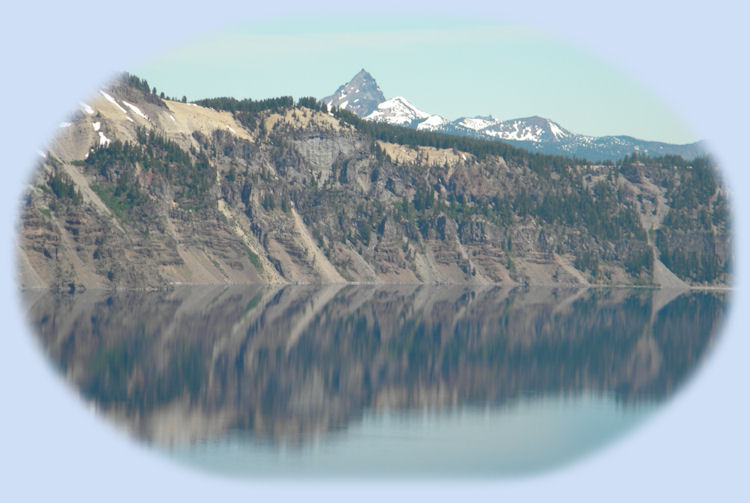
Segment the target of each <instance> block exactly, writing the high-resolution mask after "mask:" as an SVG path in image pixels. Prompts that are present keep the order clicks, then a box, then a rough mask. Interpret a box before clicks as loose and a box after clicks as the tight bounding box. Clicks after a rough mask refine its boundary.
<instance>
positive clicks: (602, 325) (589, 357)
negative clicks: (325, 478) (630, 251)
mask: <svg viewBox="0 0 750 503" xmlns="http://www.w3.org/2000/svg"><path fill="white" fill-rule="evenodd" d="M669 297H670V296H669V295H668V293H667V292H664V291H657V292H653V291H649V290H638V291H636V290H617V289H615V290H596V289H594V290H565V289H531V290H528V291H513V292H510V291H508V290H504V289H499V288H495V289H480V290H476V289H470V288H463V287H416V286H390V287H353V286H348V287H340V286H329V287H313V286H309V287H308V286H294V287H291V286H290V287H285V288H270V289H269V288H268V287H249V288H248V287H243V288H239V287H237V288H225V289H220V288H218V289H217V288H185V289H177V290H174V291H172V292H155V293H106V292H87V293H85V294H82V295H78V296H62V297H60V296H54V295H51V294H46V293H45V294H42V293H29V294H28V305H29V306H30V308H29V309H30V318H31V321H32V324H33V326H34V327H35V328H36V330H37V331H38V333H39V334H40V337H41V341H42V344H43V346H44V348H45V350H46V351H47V352H48V354H49V355H50V356H51V358H52V360H53V361H54V362H55V363H56V365H58V366H59V368H60V369H61V371H62V372H63V373H64V374H65V375H66V376H67V378H68V379H69V380H71V381H72V382H73V383H75V385H76V386H77V387H78V388H79V389H80V390H81V391H82V393H83V395H84V396H85V397H86V398H87V399H88V400H90V401H92V402H93V403H95V404H96V406H97V408H98V409H100V410H101V411H102V412H104V413H105V414H107V415H109V416H112V417H113V418H114V419H115V420H116V421H118V422H120V423H122V424H123V425H124V426H126V427H127V428H128V429H130V430H131V431H133V432H134V433H135V434H136V435H137V436H139V437H141V438H144V439H147V440H150V441H156V442H160V443H161V442H168V443H170V442H175V441H195V440H199V439H202V438H208V437H216V436H219V435H222V434H224V433H226V432H228V431H236V430H240V431H247V432H251V433H252V434H254V435H256V436H259V437H261V438H270V439H285V440H290V439H291V440H294V439H304V438H305V436H306V435H307V434H309V433H314V432H325V431H330V430H334V429H337V428H343V427H346V425H347V424H350V423H351V422H353V421H357V419H358V418H360V417H361V416H362V414H363V413H364V412H365V411H366V410H382V409H394V410H404V409H422V408H430V409H442V408H453V407H461V406H472V405H481V406H486V405H490V406H501V405H504V404H508V403H512V402H513V401H515V400H517V399H518V398H519V397H521V396H528V395H535V396H558V395H572V394H580V393H589V394H590V393H595V394H596V393H601V394H608V395H614V396H615V397H616V398H617V399H618V400H620V401H622V402H623V403H625V404H630V403H634V402H638V401H641V400H649V401H655V400H661V399H664V398H665V397H667V396H669V395H670V393H672V391H673V390H674V388H675V387H676V386H677V385H679V384H680V383H682V382H683V381H684V379H685V378H686V376H687V375H688V374H689V373H690V372H691V371H692V370H693V369H694V368H695V366H696V364H697V363H698V362H699V361H700V359H701V357H702V356H703V355H704V354H705V352H706V350H707V348H708V347H709V346H710V344H711V341H712V339H713V337H714V334H715V332H716V328H717V327H718V324H719V323H720V322H721V319H722V318H723V314H724V312H725V308H726V294H724V293H690V294H683V295H679V296H677V297H676V298H674V299H671V298H669Z"/></svg>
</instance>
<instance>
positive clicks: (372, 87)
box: [320, 68, 385, 117]
mask: <svg viewBox="0 0 750 503" xmlns="http://www.w3.org/2000/svg"><path fill="white" fill-rule="evenodd" d="M320 101H321V102H322V103H325V104H326V105H328V106H329V107H331V106H334V107H337V108H342V109H345V110H349V111H350V112H353V113H355V114H357V115H358V116H360V117H364V116H365V115H368V114H370V113H372V112H373V111H375V110H376V109H377V107H378V105H379V104H380V103H383V102H384V101H385V96H383V91H381V90H380V87H379V86H378V83H377V82H375V79H374V78H373V77H372V75H370V74H369V73H368V72H367V71H366V70H365V69H364V68H363V69H362V70H360V71H359V73H357V75H355V76H354V77H352V80H350V81H349V82H347V83H346V84H344V85H342V86H340V87H339V88H338V89H336V92H335V93H333V94H332V95H330V96H326V97H325V98H323V99H322V100H320Z"/></svg>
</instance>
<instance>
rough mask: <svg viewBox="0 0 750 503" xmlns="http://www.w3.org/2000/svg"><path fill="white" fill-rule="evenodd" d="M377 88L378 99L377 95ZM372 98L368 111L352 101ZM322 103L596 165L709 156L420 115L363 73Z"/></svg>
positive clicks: (523, 124) (687, 148)
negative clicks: (635, 158)
mask: <svg viewBox="0 0 750 503" xmlns="http://www.w3.org/2000/svg"><path fill="white" fill-rule="evenodd" d="M372 89H376V90H377V91H378V93H379V94H375V93H373V92H372ZM363 95H366V96H368V98H370V99H368V101H366V106H363V103H365V102H362V100H361V99H360V101H358V102H356V103H355V102H353V101H352V98H351V97H352V96H358V97H359V96H363ZM321 102H322V103H325V104H327V105H328V106H329V107H330V106H335V107H338V108H341V109H345V110H348V111H350V112H353V113H355V114H356V115H358V116H359V117H361V118H363V119H366V120H371V121H375V122H384V123H388V124H393V125H397V126H403V127H408V128H412V129H417V130H426V131H435V132H440V133H447V134H454V135H463V136H471V137H475V138H481V139H491V140H502V141H505V142H509V143H511V144H513V145H515V146H517V147H521V148H523V149H526V150H530V151H533V152H539V153H544V154H554V155H565V156H568V157H579V158H586V159H589V160H591V161H604V160H612V161H614V160H618V159H622V158H623V157H625V156H627V155H631V154H633V153H638V154H646V155H653V156H661V155H679V156H681V157H683V158H685V159H693V158H695V157H697V156H699V155H704V154H706V153H707V149H706V146H705V144H704V142H701V141H699V142H694V143H689V144H685V145H675V144H670V143H663V142H656V141H647V140H640V139H638V138H633V137H631V136H624V135H620V136H588V135H582V134H576V133H573V132H571V131H569V130H567V129H565V128H564V127H562V126H561V125H560V124H558V123H557V122H554V121H552V120H550V119H547V118H544V117H539V116H532V117H523V118H517V119H508V120H500V119H497V118H495V117H492V116H474V117H459V118H458V119H456V120H454V121H450V120H448V119H446V118H444V117H442V116H440V115H437V114H432V113H429V112H425V111H423V110H420V109H419V108H417V107H416V106H414V105H413V104H411V103H410V102H409V101H408V100H407V99H406V98H404V97H401V96H398V97H395V98H391V99H388V100H386V99H385V97H384V96H383V94H382V92H380V88H379V87H378V85H377V83H376V81H375V79H374V78H373V77H372V75H370V74H369V73H367V72H366V71H365V70H364V69H363V70H361V71H360V72H359V73H358V74H357V75H355V76H354V78H352V80H351V81H349V82H348V83H347V84H344V85H343V86H341V87H339V89H338V90H337V91H336V93H334V94H333V95H331V96H329V97H327V98H323V99H322V100H321Z"/></svg>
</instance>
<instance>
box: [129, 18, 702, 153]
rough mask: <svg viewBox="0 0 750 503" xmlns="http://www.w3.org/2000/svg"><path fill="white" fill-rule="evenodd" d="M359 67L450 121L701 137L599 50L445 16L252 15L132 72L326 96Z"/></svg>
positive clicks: (164, 83)
mask: <svg viewBox="0 0 750 503" xmlns="http://www.w3.org/2000/svg"><path fill="white" fill-rule="evenodd" d="M248 55H252V57H249V56H248ZM362 68H364V69H365V70H367V71H368V72H369V73H370V74H372V76H373V77H374V78H375V79H376V80H377V82H378V84H379V85H380V87H381V89H382V90H383V93H384V95H385V96H386V98H393V97H395V96H403V97H405V98H406V99H408V100H409V101H410V102H411V103H413V104H414V105H415V106H417V107H418V108H420V109H421V110H424V111H426V112H429V113H433V114H439V115H442V116H443V117H445V118H447V119H449V120H454V119H457V118H458V117H461V116H475V115H493V116H495V117H497V118H499V119H515V118H520V117H529V116H535V115H537V116H541V117H545V118H548V119H551V120H553V121H555V122H557V123H559V124H560V125H561V126H562V127H564V128H566V129H568V130H570V131H571V132H574V133H579V134H586V135H593V136H606V135H629V136H634V137H636V138H640V139H644V140H653V141H663V142H668V143H677V144H684V143H692V142H694V141H697V140H698V139H699V138H697V137H696V135H695V133H694V132H693V131H691V130H690V128H689V127H688V126H687V125H686V124H685V123H684V122H683V121H682V119H681V118H680V117H679V116H678V115H677V114H676V113H675V111H673V110H671V109H670V108H669V107H668V106H666V104H664V103H662V102H661V101H659V99H658V97H656V96H654V95H653V94H651V93H649V92H648V91H647V90H646V89H644V88H642V87H641V86H639V85H638V84H637V83H636V82H635V81H633V80H632V79H630V78H628V77H626V76H625V75H623V74H622V73H621V72H620V71H619V70H617V69H616V68H614V67H611V66H610V65H608V64H607V63H606V62H604V61H601V60H599V59H598V58H597V57H596V56H595V55H592V54H589V53H588V52H586V51H584V50H582V49H580V48H575V47H572V46H568V45H567V44H565V43H564V42H562V41H559V40H554V39H551V38H549V37H546V36H544V35H540V34H538V33H534V32H532V31H530V30H527V29H524V28H519V27H515V26H498V25H482V24H479V23H475V22H467V21H462V20H458V21H454V20H445V19H437V20H436V19H432V20H429V19H428V20H399V21H394V20H390V19H380V20H378V19H375V20H351V19H339V20H336V19H325V20H323V19H317V20H314V22H312V21H311V20H310V19H292V20H284V21H283V22H282V21H279V22H278V23H276V24H268V23H266V24H265V25H264V26H262V27H261V26H257V25H252V24H245V25H242V26H240V27H237V28H235V29H231V30H225V31H222V32H218V33H216V34H214V35H212V36H208V37H202V38H197V39H195V40H194V41H193V42H191V43H188V44H185V45H183V46H181V47H178V48H175V49H173V50H171V51H167V52H165V53H163V54H162V55H157V56H156V57H155V58H154V59H152V60H151V61H148V62H145V63H144V64H143V65H141V66H140V67H137V68H134V69H132V71H133V73H135V74H137V75H139V76H141V77H143V78H146V79H147V80H148V81H149V83H150V84H151V85H152V86H156V87H157V88H158V89H159V90H160V91H164V92H165V93H166V94H167V95H170V96H176V97H181V96H182V95H186V96H187V97H188V99H189V100H195V99H200V98H208V97H218V96H234V97H237V98H254V99H262V98H269V97H276V96H282V95H291V96H294V97H295V98H296V97H300V96H315V97H316V98H319V99H320V98H323V97H325V96H328V95H330V94H332V93H333V92H334V91H335V90H336V89H337V88H338V87H339V86H340V85H342V84H344V83H346V82H348V81H349V80H350V79H351V78H352V77H353V76H354V75H355V74H356V73H357V72H359V70H360V69H362Z"/></svg>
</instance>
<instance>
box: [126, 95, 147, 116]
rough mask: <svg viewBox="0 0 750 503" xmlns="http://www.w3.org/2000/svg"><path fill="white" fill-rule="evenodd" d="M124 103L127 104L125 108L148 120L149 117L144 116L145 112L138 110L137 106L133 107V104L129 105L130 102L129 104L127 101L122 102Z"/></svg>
mask: <svg viewBox="0 0 750 503" xmlns="http://www.w3.org/2000/svg"><path fill="white" fill-rule="evenodd" d="M122 102H123V103H125V106H126V107H128V108H129V109H131V110H132V111H133V112H135V113H136V115H139V116H141V117H143V118H144V119H146V120H148V116H147V115H146V114H144V113H143V112H141V109H140V108H138V107H137V106H135V105H133V104H132V103H128V102H127V101H125V100H122Z"/></svg>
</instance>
